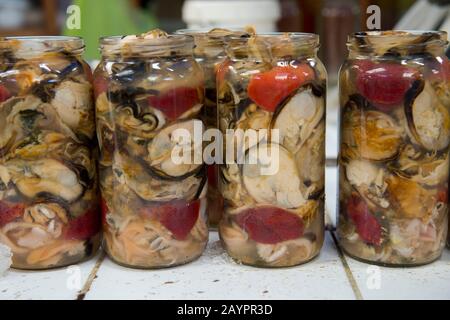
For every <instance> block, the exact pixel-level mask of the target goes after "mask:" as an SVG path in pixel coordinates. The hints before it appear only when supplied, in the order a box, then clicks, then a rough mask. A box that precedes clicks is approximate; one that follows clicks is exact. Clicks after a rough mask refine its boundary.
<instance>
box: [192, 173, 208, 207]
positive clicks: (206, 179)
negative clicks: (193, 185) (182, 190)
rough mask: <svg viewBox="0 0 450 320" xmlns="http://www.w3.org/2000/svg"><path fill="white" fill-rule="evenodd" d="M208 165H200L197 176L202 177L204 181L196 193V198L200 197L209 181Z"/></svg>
mask: <svg viewBox="0 0 450 320" xmlns="http://www.w3.org/2000/svg"><path fill="white" fill-rule="evenodd" d="M206 168H207V166H206V165H203V166H201V167H200V170H199V171H198V172H197V174H196V175H195V177H196V178H200V177H201V178H202V181H201V182H200V185H199V186H198V190H197V193H196V194H195V197H194V199H200V196H201V194H202V191H203V188H204V187H205V184H206V183H207V182H208V175H207V172H206V170H207V169H206Z"/></svg>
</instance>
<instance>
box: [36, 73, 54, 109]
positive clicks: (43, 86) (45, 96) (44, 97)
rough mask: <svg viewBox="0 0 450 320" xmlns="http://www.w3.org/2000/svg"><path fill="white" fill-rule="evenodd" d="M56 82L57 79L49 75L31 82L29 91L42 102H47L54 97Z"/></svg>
mask: <svg viewBox="0 0 450 320" xmlns="http://www.w3.org/2000/svg"><path fill="white" fill-rule="evenodd" d="M58 84H59V81H58V79H56V78H53V77H51V78H47V79H45V80H42V81H40V82H38V83H35V84H33V86H32V87H31V89H30V91H31V94H33V95H35V96H36V97H38V98H39V99H41V101H42V102H45V103H49V102H50V101H52V100H53V98H55V88H56V86H57V85H58Z"/></svg>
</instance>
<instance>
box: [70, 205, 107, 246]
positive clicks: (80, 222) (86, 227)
mask: <svg viewBox="0 0 450 320" xmlns="http://www.w3.org/2000/svg"><path fill="white" fill-rule="evenodd" d="M98 209H99V208H98V206H97V205H95V206H93V207H92V208H90V209H89V210H87V211H86V213H85V214H83V215H82V216H80V217H78V218H75V219H73V220H71V221H69V224H68V226H67V227H66V230H65V232H64V239H69V240H87V239H89V238H90V237H92V236H95V235H96V234H97V233H99V232H100V226H101V225H100V220H101V217H100V212H99V210H98Z"/></svg>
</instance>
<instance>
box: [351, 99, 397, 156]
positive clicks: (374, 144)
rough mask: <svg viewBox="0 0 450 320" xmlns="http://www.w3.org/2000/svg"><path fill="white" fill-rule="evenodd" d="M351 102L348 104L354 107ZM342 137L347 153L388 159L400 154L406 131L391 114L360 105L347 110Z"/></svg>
mask: <svg viewBox="0 0 450 320" xmlns="http://www.w3.org/2000/svg"><path fill="white" fill-rule="evenodd" d="M354 105H355V104H354V102H353V101H351V102H349V105H348V107H350V106H354ZM343 122H344V124H343V126H344V130H343V135H342V140H343V143H344V144H345V145H346V147H347V148H348V149H349V150H347V151H345V150H344V156H348V157H350V158H354V157H355V156H352V154H355V155H359V156H360V157H362V158H364V159H367V160H374V161H384V160H389V159H392V158H393V157H394V156H395V155H397V153H398V151H399V148H400V146H401V143H402V133H403V130H402V129H401V128H400V127H399V126H398V124H397V123H396V121H395V120H394V119H393V118H392V117H390V116H389V115H387V114H385V113H383V112H379V111H372V110H368V111H365V110H364V111H363V110H360V109H359V108H356V109H352V110H349V111H347V112H346V114H345V115H344V119H343Z"/></svg>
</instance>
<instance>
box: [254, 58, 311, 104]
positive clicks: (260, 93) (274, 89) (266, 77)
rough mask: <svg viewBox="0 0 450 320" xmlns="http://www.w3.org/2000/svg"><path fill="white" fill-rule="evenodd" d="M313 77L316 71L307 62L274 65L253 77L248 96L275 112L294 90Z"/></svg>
mask: <svg viewBox="0 0 450 320" xmlns="http://www.w3.org/2000/svg"><path fill="white" fill-rule="evenodd" d="M313 79H314V71H313V70H312V69H311V67H310V66H309V65H306V64H301V65H298V66H295V67H294V66H285V67H281V66H278V67H274V68H272V69H271V70H270V71H267V72H263V73H259V74H256V75H254V76H253V77H252V79H251V80H250V83H249V85H248V89H247V90H248V96H249V97H250V99H252V100H253V102H255V103H256V104H257V105H258V106H260V107H261V108H263V109H265V110H267V111H269V112H274V111H275V109H276V108H277V106H278V105H279V104H280V103H281V102H282V101H283V100H284V99H285V98H287V97H288V96H289V95H290V94H291V93H292V92H294V91H295V90H296V89H298V88H299V87H301V86H302V85H303V84H304V83H305V82H307V81H310V80H313Z"/></svg>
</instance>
